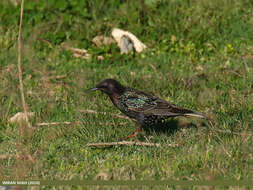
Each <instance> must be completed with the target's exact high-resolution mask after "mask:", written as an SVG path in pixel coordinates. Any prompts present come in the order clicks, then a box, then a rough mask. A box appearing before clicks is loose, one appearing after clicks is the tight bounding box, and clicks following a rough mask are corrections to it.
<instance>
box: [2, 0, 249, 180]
mask: <svg viewBox="0 0 253 190" xmlns="http://www.w3.org/2000/svg"><path fill="white" fill-rule="evenodd" d="M19 12H20V8H19V7H14V6H13V5H12V4H11V3H8V1H3V2H1V3H0V18H1V19H0V103H1V107H0V155H7V158H5V159H0V167H1V168H0V169H1V171H0V176H1V178H4V179H5V178H8V179H13V177H14V178H15V179H47V180H53V179H65V180H69V179H75V178H77V179H103V178H105V179H118V180H127V179H146V180H147V179H156V180H164V179H179V180H183V179H186V180H208V179H251V178H252V177H253V138H252V136H253V133H252V132H253V130H252V127H253V120H252V115H253V94H252V89H253V85H252V84H253V72H252V66H253V58H252V57H253V35H252V31H253V19H252V18H253V4H252V1H250V0H243V1H234V0H230V1H229V0H222V1H220V0H215V1H197V0H192V1H184V0H178V1H174V0H172V1H159V0H158V1H148V0H146V1H143V3H142V1H123V2H120V1H113V0H110V1H100V0H96V1H85V2H84V3H77V1H61V0H55V1H48V2H45V1H32V0H27V1H26V2H25V12H24V24H23V30H24V31H23V42H24V46H23V62H22V67H23V77H24V87H25V94H26V101H27V103H28V106H29V110H30V111H33V112H34V113H35V116H34V118H33V119H32V123H33V125H34V126H35V124H36V123H38V122H63V121H70V122H72V124H71V125H57V126H50V127H47V126H43V127H36V129H35V130H31V129H28V128H27V127H26V126H25V125H18V124H17V125H15V124H10V123H9V122H8V119H9V118H10V117H11V116H13V115H14V114H15V113H17V112H19V111H22V104H21V99H20V94H19V88H18V85H19V82H18V74H17V66H16V63H17V35H18V21H19ZM113 27H118V28H122V29H125V30H129V31H131V32H132V33H134V34H135V35H136V36H137V37H138V38H140V40H141V41H143V42H144V43H145V44H146V45H147V46H148V49H147V50H146V51H145V52H144V53H141V54H136V55H133V54H131V55H120V50H119V49H118V48H117V47H116V45H112V46H103V47H96V46H95V45H94V44H93V43H92V41H91V40H92V38H93V37H95V36H97V35H101V34H102V35H107V36H109V35H110V33H111V30H112V28H113ZM43 40H44V41H43ZM45 41H47V42H48V43H45ZM63 43H67V44H71V46H72V47H78V48H84V49H88V51H89V53H90V54H91V55H92V56H91V58H90V59H89V60H83V59H78V58H75V57H73V56H72V55H71V53H70V52H68V51H66V50H64V49H62V48H61V44H63ZM98 55H102V56H103V57H104V58H105V59H104V60H103V61H101V60H98V59H97V56H98ZM59 75H66V77H65V78H63V79H60V80H58V79H56V78H57V76H59ZM105 78H115V79H117V80H119V81H120V82H121V83H122V84H124V85H127V86H131V87H134V88H138V89H141V90H143V91H149V92H152V93H153V94H155V95H157V96H159V97H161V98H164V99H166V100H168V101H171V102H173V103H176V104H179V105H181V106H184V107H187V108H191V109H194V110H197V111H201V112H205V113H207V114H208V115H209V116H210V117H211V118H212V119H213V124H212V125H211V124H210V123H208V122H207V121H203V120H197V119H194V118H187V119H184V118H175V119H173V120H168V122H167V123H166V124H165V126H162V130H161V131H160V132H159V131H145V132H143V133H142V134H141V135H140V136H139V137H138V139H137V140H139V141H147V139H148V140H149V141H150V142H158V143H160V144H161V147H159V148H157V147H138V146H115V147H112V148H89V147H87V146H86V145H87V143H90V142H112V141H118V140H120V139H122V138H123V137H126V136H128V135H130V134H131V133H133V132H134V131H135V128H136V126H135V124H134V123H133V122H131V121H129V120H124V119H120V118H113V117H111V116H110V115H101V114H95V115H94V114H86V113H82V112H81V110H85V109H92V110H95V111H97V112H108V113H119V111H118V110H117V109H116V108H114V106H113V105H112V103H111V102H110V100H109V99H108V97H107V96H105V95H102V94H101V93H99V92H95V93H89V94H87V93H85V92H84V90H85V89H87V88H91V87H93V86H94V85H95V84H97V83H98V82H100V81H101V80H103V79H105ZM170 143H176V144H178V145H179V146H178V147H176V148H173V147H168V144H170Z"/></svg>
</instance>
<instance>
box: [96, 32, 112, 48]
mask: <svg viewBox="0 0 253 190" xmlns="http://www.w3.org/2000/svg"><path fill="white" fill-rule="evenodd" d="M92 42H93V43H94V44H96V46H98V47H100V46H102V45H110V44H113V43H116V42H115V40H114V39H113V38H112V37H107V36H102V35H101V36H96V37H95V38H93V39H92Z"/></svg>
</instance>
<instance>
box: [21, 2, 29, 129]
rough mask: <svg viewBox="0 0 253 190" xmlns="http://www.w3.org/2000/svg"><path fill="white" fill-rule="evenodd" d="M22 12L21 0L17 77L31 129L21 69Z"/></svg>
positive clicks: (22, 4) (26, 117) (22, 3)
mask: <svg viewBox="0 0 253 190" xmlns="http://www.w3.org/2000/svg"><path fill="white" fill-rule="evenodd" d="M23 12H24V0H22V2H21V11H20V23H19V32H18V77H19V88H20V94H21V99H22V105H23V109H24V113H25V119H26V122H27V124H28V127H31V124H30V122H29V120H28V115H27V105H26V102H25V95H24V87H23V78H22V68H21V55H22V24H23Z"/></svg>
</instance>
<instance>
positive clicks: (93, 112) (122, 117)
mask: <svg viewBox="0 0 253 190" xmlns="http://www.w3.org/2000/svg"><path fill="white" fill-rule="evenodd" d="M79 111H80V112H82V113H90V114H103V115H108V114H109V115H110V116H113V117H118V118H121V119H128V120H131V119H130V118H128V117H125V116H123V115H119V114H114V113H106V112H96V111H94V110H79Z"/></svg>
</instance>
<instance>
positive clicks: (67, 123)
mask: <svg viewBox="0 0 253 190" xmlns="http://www.w3.org/2000/svg"><path fill="white" fill-rule="evenodd" d="M61 124H64V125H70V124H71V122H69V121H64V122H51V123H44V122H43V123H37V124H36V125H37V126H39V127H40V126H50V125H61Z"/></svg>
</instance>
